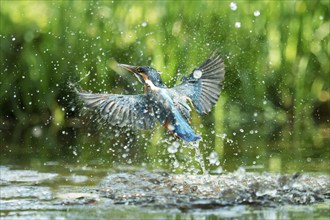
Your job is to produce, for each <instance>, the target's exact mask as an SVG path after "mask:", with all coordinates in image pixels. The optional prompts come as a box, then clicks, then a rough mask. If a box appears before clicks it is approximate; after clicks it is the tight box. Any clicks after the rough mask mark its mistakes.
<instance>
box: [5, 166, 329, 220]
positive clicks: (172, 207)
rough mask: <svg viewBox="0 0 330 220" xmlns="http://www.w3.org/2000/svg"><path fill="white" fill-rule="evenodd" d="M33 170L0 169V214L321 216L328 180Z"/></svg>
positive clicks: (23, 216)
mask: <svg viewBox="0 0 330 220" xmlns="http://www.w3.org/2000/svg"><path fill="white" fill-rule="evenodd" d="M40 169H41V170H42V171H41V170H39V171H37V170H26V169H25V170H22V169H19V167H16V168H15V167H10V166H2V167H0V185H1V198H0V211H1V214H0V217H1V219H36V218H38V219H42V218H45V217H47V218H49V217H52V216H53V217H55V216H56V218H59V217H64V218H67V217H70V218H79V216H82V215H83V216H84V218H86V219H89V218H106V217H109V215H110V214H111V216H112V218H124V219H126V218H129V219H133V218H148V219H159V218H165V219H173V218H177V217H180V218H183V219H190V218H192V217H194V218H197V219H199V218H200V217H201V216H204V218H205V217H212V218H239V217H241V218H254V219H287V218H290V217H293V218H298V219H299V218H305V217H308V218H309V219H311V218H323V219H327V218H328V217H329V214H330V208H329V205H330V200H329V199H330V191H329V187H330V179H329V177H328V176H325V175H308V174H294V175H279V174H272V173H250V172H246V171H245V169H243V168H240V169H239V170H237V171H236V172H233V173H224V174H221V175H209V174H206V175H195V174H170V173H167V172H165V171H161V170H159V171H153V172H150V171H148V170H146V169H141V168H140V169H138V168H133V167H126V168H124V167H122V168H117V169H104V168H101V167H88V166H83V167H79V166H69V165H66V166H64V165H60V164H58V163H53V162H49V163H45V164H44V165H43V166H41V168H40ZM97 210H98V211H97ZM305 219H306V218H305Z"/></svg>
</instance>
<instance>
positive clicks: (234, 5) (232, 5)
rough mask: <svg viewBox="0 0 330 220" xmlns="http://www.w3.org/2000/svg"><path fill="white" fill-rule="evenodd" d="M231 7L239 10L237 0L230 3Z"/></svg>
mask: <svg viewBox="0 0 330 220" xmlns="http://www.w3.org/2000/svg"><path fill="white" fill-rule="evenodd" d="M229 7H230V9H231V10H233V11H236V10H237V4H236V3H235V2H231V3H230V5H229Z"/></svg>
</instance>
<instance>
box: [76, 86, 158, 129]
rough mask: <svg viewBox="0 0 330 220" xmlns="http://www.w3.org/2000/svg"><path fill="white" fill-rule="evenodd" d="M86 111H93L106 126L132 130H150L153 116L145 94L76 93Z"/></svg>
mask: <svg viewBox="0 0 330 220" xmlns="http://www.w3.org/2000/svg"><path fill="white" fill-rule="evenodd" d="M77 94H78V96H79V97H80V99H81V100H82V101H83V102H84V106H85V107H86V108H87V109H91V110H94V111H95V112H96V113H97V114H98V115H99V116H101V118H102V119H103V120H104V121H105V122H106V123H108V124H110V125H113V126H118V127H131V128H133V129H150V128H152V127H153V126H154V124H155V116H154V112H153V110H152V108H150V107H149V99H148V96H147V95H146V94H139V95H117V94H93V93H88V92H84V91H77Z"/></svg>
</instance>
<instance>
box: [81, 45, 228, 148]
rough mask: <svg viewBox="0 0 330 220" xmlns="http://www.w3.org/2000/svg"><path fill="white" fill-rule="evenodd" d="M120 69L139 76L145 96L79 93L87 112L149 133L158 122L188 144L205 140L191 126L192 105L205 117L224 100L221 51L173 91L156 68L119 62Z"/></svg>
mask: <svg viewBox="0 0 330 220" xmlns="http://www.w3.org/2000/svg"><path fill="white" fill-rule="evenodd" d="M118 66H119V67H121V68H123V69H124V70H126V71H128V72H130V73H132V74H134V75H135V76H136V78H137V79H138V81H139V82H141V83H142V84H143V85H144V93H143V94H134V95H123V94H108V93H90V92H86V91H84V90H77V91H76V92H77V94H78V96H79V98H80V100H81V101H82V102H83V104H84V108H85V109H90V110H93V111H94V112H95V114H97V115H98V116H100V118H101V119H102V120H103V121H104V123H105V124H108V125H109V126H118V127H128V128H131V129H137V130H138V129H142V130H148V129H152V128H153V127H154V126H155V123H156V122H157V121H158V122H159V123H160V124H162V125H163V126H164V127H165V128H166V129H167V130H168V131H169V132H170V133H172V134H173V135H174V136H175V137H178V138H181V139H182V140H184V141H186V142H196V141H199V140H200V139H201V136H200V135H199V134H197V133H196V132H195V131H194V130H193V128H192V127H191V126H190V118H191V116H190V112H191V109H192V108H191V106H193V107H194V108H195V110H196V112H197V113H198V114H200V115H205V114H207V113H209V112H210V111H211V110H212V107H213V106H214V105H215V104H216V103H217V101H218V99H219V97H220V92H221V90H222V88H223V81H224V77H225V66H224V62H223V60H222V58H221V56H220V54H219V53H218V52H217V50H215V51H214V52H213V53H212V54H211V55H210V56H209V57H208V58H207V59H206V60H205V61H204V62H203V63H202V64H201V65H200V66H198V67H196V68H195V69H193V71H192V72H191V73H190V74H188V75H187V76H183V77H182V78H181V83H180V84H179V85H176V86H174V87H172V88H167V87H166V86H165V84H164V83H163V81H162V78H161V75H160V72H159V71H157V70H156V69H154V68H153V67H149V66H132V65H128V64H119V63H118Z"/></svg>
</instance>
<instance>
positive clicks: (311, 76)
mask: <svg viewBox="0 0 330 220" xmlns="http://www.w3.org/2000/svg"><path fill="white" fill-rule="evenodd" d="M0 4H1V8H0V13H1V14H0V24H1V27H0V32H1V34H0V39H1V42H0V45H1V48H0V49H1V67H0V68H1V69H0V70H1V71H0V72H1V81H0V86H1V89H0V97H1V98H0V111H1V115H0V122H1V123H0V126H1V132H0V137H1V149H0V151H1V155H2V156H1V161H2V163H24V162H25V163H33V161H34V162H36V163H39V162H40V161H41V162H42V161H49V160H55V161H58V160H64V161H66V162H80V163H87V162H88V163H95V164H100V163H101V164H102V163H107V164H108V163H110V164H112V163H117V161H119V163H122V162H123V161H125V163H132V164H140V163H141V162H142V163H145V164H147V165H151V166H160V167H163V168H164V167H165V168H171V166H173V160H178V161H179V162H182V163H186V162H187V161H188V159H187V157H188V158H189V157H193V156H194V153H193V152H191V149H188V148H182V149H181V152H180V153H178V154H177V159H174V158H173V157H172V156H171V155H170V154H169V153H168V151H167V148H168V147H169V146H170V145H171V141H168V140H167V139H168V137H169V135H168V134H165V131H164V130H163V128H161V126H158V127H156V128H155V129H154V130H153V131H151V132H131V133H130V135H129V136H128V135H127V134H126V133H125V134H122V133H118V132H115V131H108V132H107V131H106V128H105V129H104V130H102V131H100V130H99V129H97V128H96V127H97V126H95V125H94V123H93V122H91V123H88V122H85V120H83V118H82V117H79V114H78V113H77V109H76V108H74V107H75V103H74V100H75V97H74V96H73V94H72V92H71V91H70V89H69V87H68V82H73V83H77V82H78V81H79V85H80V86H81V87H82V88H84V89H85V90H89V91H92V92H110V93H124V94H128V93H139V92H142V89H141V88H142V87H141V86H140V85H139V84H137V82H136V79H135V78H133V77H131V76H128V75H124V74H120V73H119V74H118V73H115V70H116V68H115V61H117V62H120V63H127V64H132V65H150V66H153V67H155V68H156V69H158V70H160V71H162V72H163V73H162V78H163V80H164V81H165V83H166V85H168V86H173V85H175V84H176V83H178V82H179V79H180V78H181V76H183V75H185V74H188V73H190V71H192V70H193V68H194V67H196V66H198V65H199V64H201V63H202V62H203V60H204V59H206V58H207V56H208V55H209V54H210V53H211V52H212V51H213V50H214V49H216V48H217V49H219V51H220V53H221V54H222V56H223V58H224V60H225V64H226V80H225V88H224V91H223V92H222V95H221V98H220V101H219V102H218V104H217V105H216V106H215V108H214V110H213V112H212V113H211V114H210V115H208V116H206V117H199V116H198V115H197V114H193V121H192V125H193V127H194V129H197V130H198V132H199V133H201V134H202V135H203V138H204V141H203V142H202V143H201V145H200V147H201V150H202V152H203V155H204V159H207V158H209V155H211V153H212V152H217V154H218V156H219V160H220V165H221V166H222V167H224V168H225V169H227V170H234V169H237V167H239V166H258V165H260V166H261V167H262V169H265V170H270V171H301V170H309V171H329V159H330V152H329V151H330V149H329V146H330V141H329V140H330V135H329V123H330V113H329V112H330V102H329V100H330V92H329V87H330V79H329V50H330V46H329V32H330V30H329V29H330V22H329V15H330V13H329V1H328V0H324V1H280V2H277V1H237V2H231V1H192V2H190V1H154V2H150V1H1V2H0ZM87 121H88V120H87ZM160 140H163V141H160ZM213 155H214V154H213ZM93 161H94V162H93ZM208 167H209V168H210V169H212V168H216V167H217V166H216V164H213V165H212V164H210V163H208ZM181 171H182V170H180V168H177V169H176V172H181Z"/></svg>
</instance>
